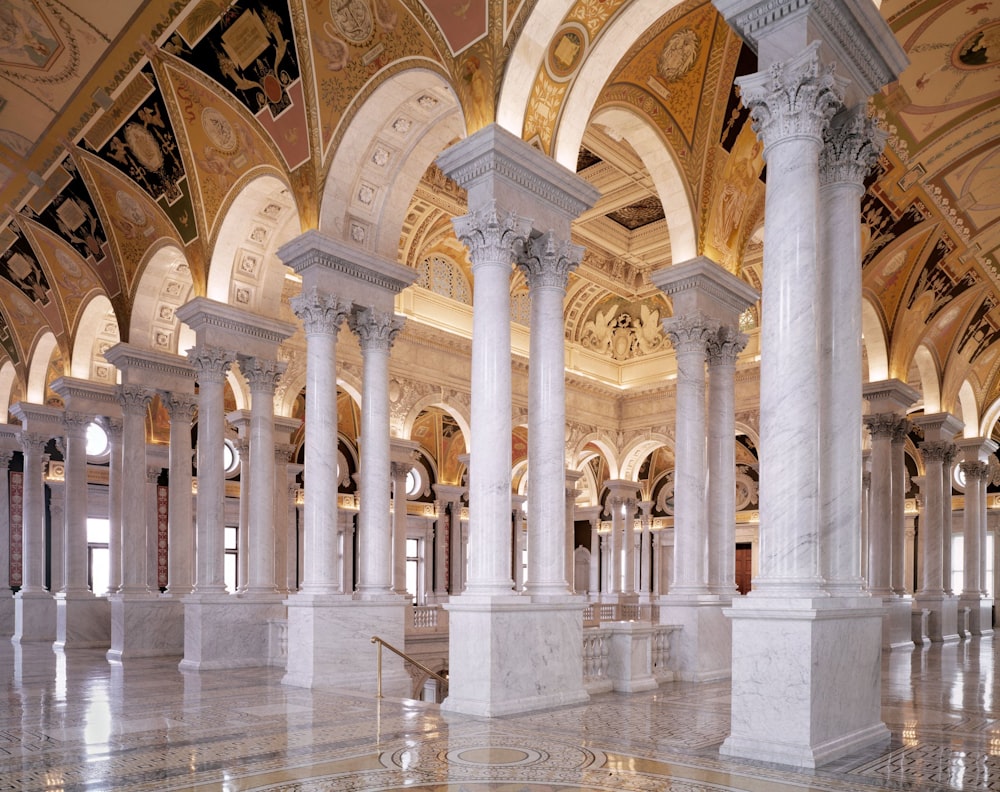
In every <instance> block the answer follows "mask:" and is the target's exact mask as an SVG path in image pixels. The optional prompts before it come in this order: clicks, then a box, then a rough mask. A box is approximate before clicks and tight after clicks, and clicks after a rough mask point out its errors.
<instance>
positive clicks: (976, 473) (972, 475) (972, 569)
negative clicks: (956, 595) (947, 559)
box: [961, 462, 985, 597]
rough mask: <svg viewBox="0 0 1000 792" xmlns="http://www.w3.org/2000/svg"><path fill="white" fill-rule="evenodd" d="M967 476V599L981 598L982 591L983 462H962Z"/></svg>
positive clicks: (965, 579) (965, 516)
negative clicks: (980, 492) (981, 484)
mask: <svg viewBox="0 0 1000 792" xmlns="http://www.w3.org/2000/svg"><path fill="white" fill-rule="evenodd" d="M961 464H962V472H963V473H964V474H965V509H964V512H963V515H962V516H963V524H962V528H963V530H962V534H963V545H962V547H963V551H964V552H963V568H964V581H963V585H962V594H963V596H965V597H979V596H980V591H981V590H982V588H983V586H982V580H981V578H980V569H979V566H980V564H979V559H980V556H981V555H982V552H983V548H982V547H981V546H980V534H981V531H980V525H979V521H980V518H981V517H982V516H984V515H983V514H982V512H983V508H982V504H981V503H980V500H979V489H980V488H979V481H980V478H981V477H982V475H984V474H985V470H983V468H984V467H985V465H983V463H981V462H962V463H961Z"/></svg>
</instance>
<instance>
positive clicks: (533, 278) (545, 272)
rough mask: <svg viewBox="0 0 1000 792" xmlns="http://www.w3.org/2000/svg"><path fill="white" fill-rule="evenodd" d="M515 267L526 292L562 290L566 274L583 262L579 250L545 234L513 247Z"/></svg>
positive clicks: (568, 243) (581, 252) (580, 246)
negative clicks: (525, 287)
mask: <svg viewBox="0 0 1000 792" xmlns="http://www.w3.org/2000/svg"><path fill="white" fill-rule="evenodd" d="M517 248H518V262H517V266H518V267H519V268H520V269H521V270H522V271H523V272H524V274H525V277H526V278H527V280H528V288H529V289H531V290H532V291H534V290H535V289H537V288H552V289H560V290H562V291H565V290H566V284H567V282H568V281H569V274H570V272H572V271H573V270H575V269H576V268H577V267H578V266H579V265H580V262H581V261H582V260H583V252H584V249H583V246H582V245H574V244H573V243H572V242H569V241H568V240H565V239H562V240H560V239H557V238H556V236H555V234H554V233H553V232H552V231H548V232H546V233H544V234H542V235H541V236H540V237H537V238H535V239H529V240H528V241H527V242H526V243H525V244H521V245H517Z"/></svg>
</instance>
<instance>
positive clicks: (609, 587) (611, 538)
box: [604, 482, 625, 596]
mask: <svg viewBox="0 0 1000 792" xmlns="http://www.w3.org/2000/svg"><path fill="white" fill-rule="evenodd" d="M605 486H607V483H606V482H605ZM622 506H624V499H623V498H621V497H618V496H616V495H614V494H609V495H608V500H607V511H605V514H606V515H608V516H609V517H611V532H610V533H609V534H608V541H607V564H605V569H606V570H607V574H606V575H605V580H606V581H607V582H606V585H605V586H604V593H606V594H609V595H612V596H617V595H618V594H621V593H622V548H623V546H624V540H623V538H622V531H623V530H624V527H625V526H624V521H623V520H622Z"/></svg>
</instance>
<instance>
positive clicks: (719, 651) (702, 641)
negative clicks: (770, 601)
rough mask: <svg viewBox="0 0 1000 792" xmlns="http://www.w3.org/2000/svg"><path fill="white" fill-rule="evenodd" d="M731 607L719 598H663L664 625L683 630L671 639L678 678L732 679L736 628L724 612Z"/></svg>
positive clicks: (662, 616) (672, 660)
mask: <svg viewBox="0 0 1000 792" xmlns="http://www.w3.org/2000/svg"><path fill="white" fill-rule="evenodd" d="M729 605H730V603H729V602H728V601H727V602H723V601H721V600H720V599H719V598H718V597H715V596H710V598H706V599H705V600H691V599H671V598H670V596H669V595H668V596H666V597H663V598H661V599H660V624H670V625H674V626H676V627H679V628H680V629H678V630H676V631H675V632H674V633H673V634H672V635H671V638H670V658H671V665H672V666H673V671H674V679H681V680H684V681H685V682H708V681H710V680H714V679H729V677H730V676H732V672H733V625H732V622H731V621H730V620H729V618H727V616H726V614H725V612H724V609H726V608H728V607H729Z"/></svg>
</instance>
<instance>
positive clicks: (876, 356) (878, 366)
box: [861, 297, 889, 382]
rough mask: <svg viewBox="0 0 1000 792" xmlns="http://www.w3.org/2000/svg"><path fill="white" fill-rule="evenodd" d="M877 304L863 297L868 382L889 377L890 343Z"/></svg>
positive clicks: (863, 324) (862, 308)
mask: <svg viewBox="0 0 1000 792" xmlns="http://www.w3.org/2000/svg"><path fill="white" fill-rule="evenodd" d="M875 306H876V303H874V302H873V301H872V300H870V299H869V298H868V297H862V299H861V339H862V343H863V344H864V347H865V354H866V356H867V358H868V382H882V381H883V380H887V379H889V345H888V344H887V343H886V334H885V325H884V324H883V322H882V316H881V315H880V313H879V311H878V309H877V308H876V307H875Z"/></svg>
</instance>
